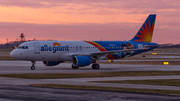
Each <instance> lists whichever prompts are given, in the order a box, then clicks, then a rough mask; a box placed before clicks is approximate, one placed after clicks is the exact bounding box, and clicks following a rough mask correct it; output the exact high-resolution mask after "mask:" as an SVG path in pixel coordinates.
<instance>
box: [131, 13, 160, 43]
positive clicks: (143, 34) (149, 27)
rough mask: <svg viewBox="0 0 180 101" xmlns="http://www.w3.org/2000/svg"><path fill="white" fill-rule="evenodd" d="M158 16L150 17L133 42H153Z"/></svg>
mask: <svg viewBox="0 0 180 101" xmlns="http://www.w3.org/2000/svg"><path fill="white" fill-rule="evenodd" d="M155 17H156V15H149V17H148V18H147V19H146V21H145V22H144V24H143V25H142V27H141V28H140V29H139V31H138V33H137V34H136V36H135V37H134V38H133V39H132V41H139V42H151V40H152V36H153V30H154V24H155Z"/></svg>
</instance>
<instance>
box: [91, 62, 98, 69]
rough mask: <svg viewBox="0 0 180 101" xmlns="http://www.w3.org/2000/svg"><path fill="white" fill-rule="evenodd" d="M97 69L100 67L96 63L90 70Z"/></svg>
mask: <svg viewBox="0 0 180 101" xmlns="http://www.w3.org/2000/svg"><path fill="white" fill-rule="evenodd" d="M99 68H100V65H99V64H96V63H95V64H93V65H92V69H99Z"/></svg>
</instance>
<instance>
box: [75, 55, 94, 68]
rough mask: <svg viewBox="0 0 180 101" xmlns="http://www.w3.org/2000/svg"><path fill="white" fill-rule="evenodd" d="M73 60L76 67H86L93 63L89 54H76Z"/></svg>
mask: <svg viewBox="0 0 180 101" xmlns="http://www.w3.org/2000/svg"><path fill="white" fill-rule="evenodd" d="M72 62H73V66H75V67H84V66H88V65H90V64H91V58H90V57H89V56H74V57H73V60H72Z"/></svg>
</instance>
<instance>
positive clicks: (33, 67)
mask: <svg viewBox="0 0 180 101" xmlns="http://www.w3.org/2000/svg"><path fill="white" fill-rule="evenodd" d="M31 62H32V66H31V70H35V63H36V61H31Z"/></svg>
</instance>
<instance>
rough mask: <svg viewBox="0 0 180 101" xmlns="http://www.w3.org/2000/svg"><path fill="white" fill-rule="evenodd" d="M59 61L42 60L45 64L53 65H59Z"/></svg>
mask: <svg viewBox="0 0 180 101" xmlns="http://www.w3.org/2000/svg"><path fill="white" fill-rule="evenodd" d="M60 63H61V61H43V64H44V65H45V66H55V65H59V64H60Z"/></svg>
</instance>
